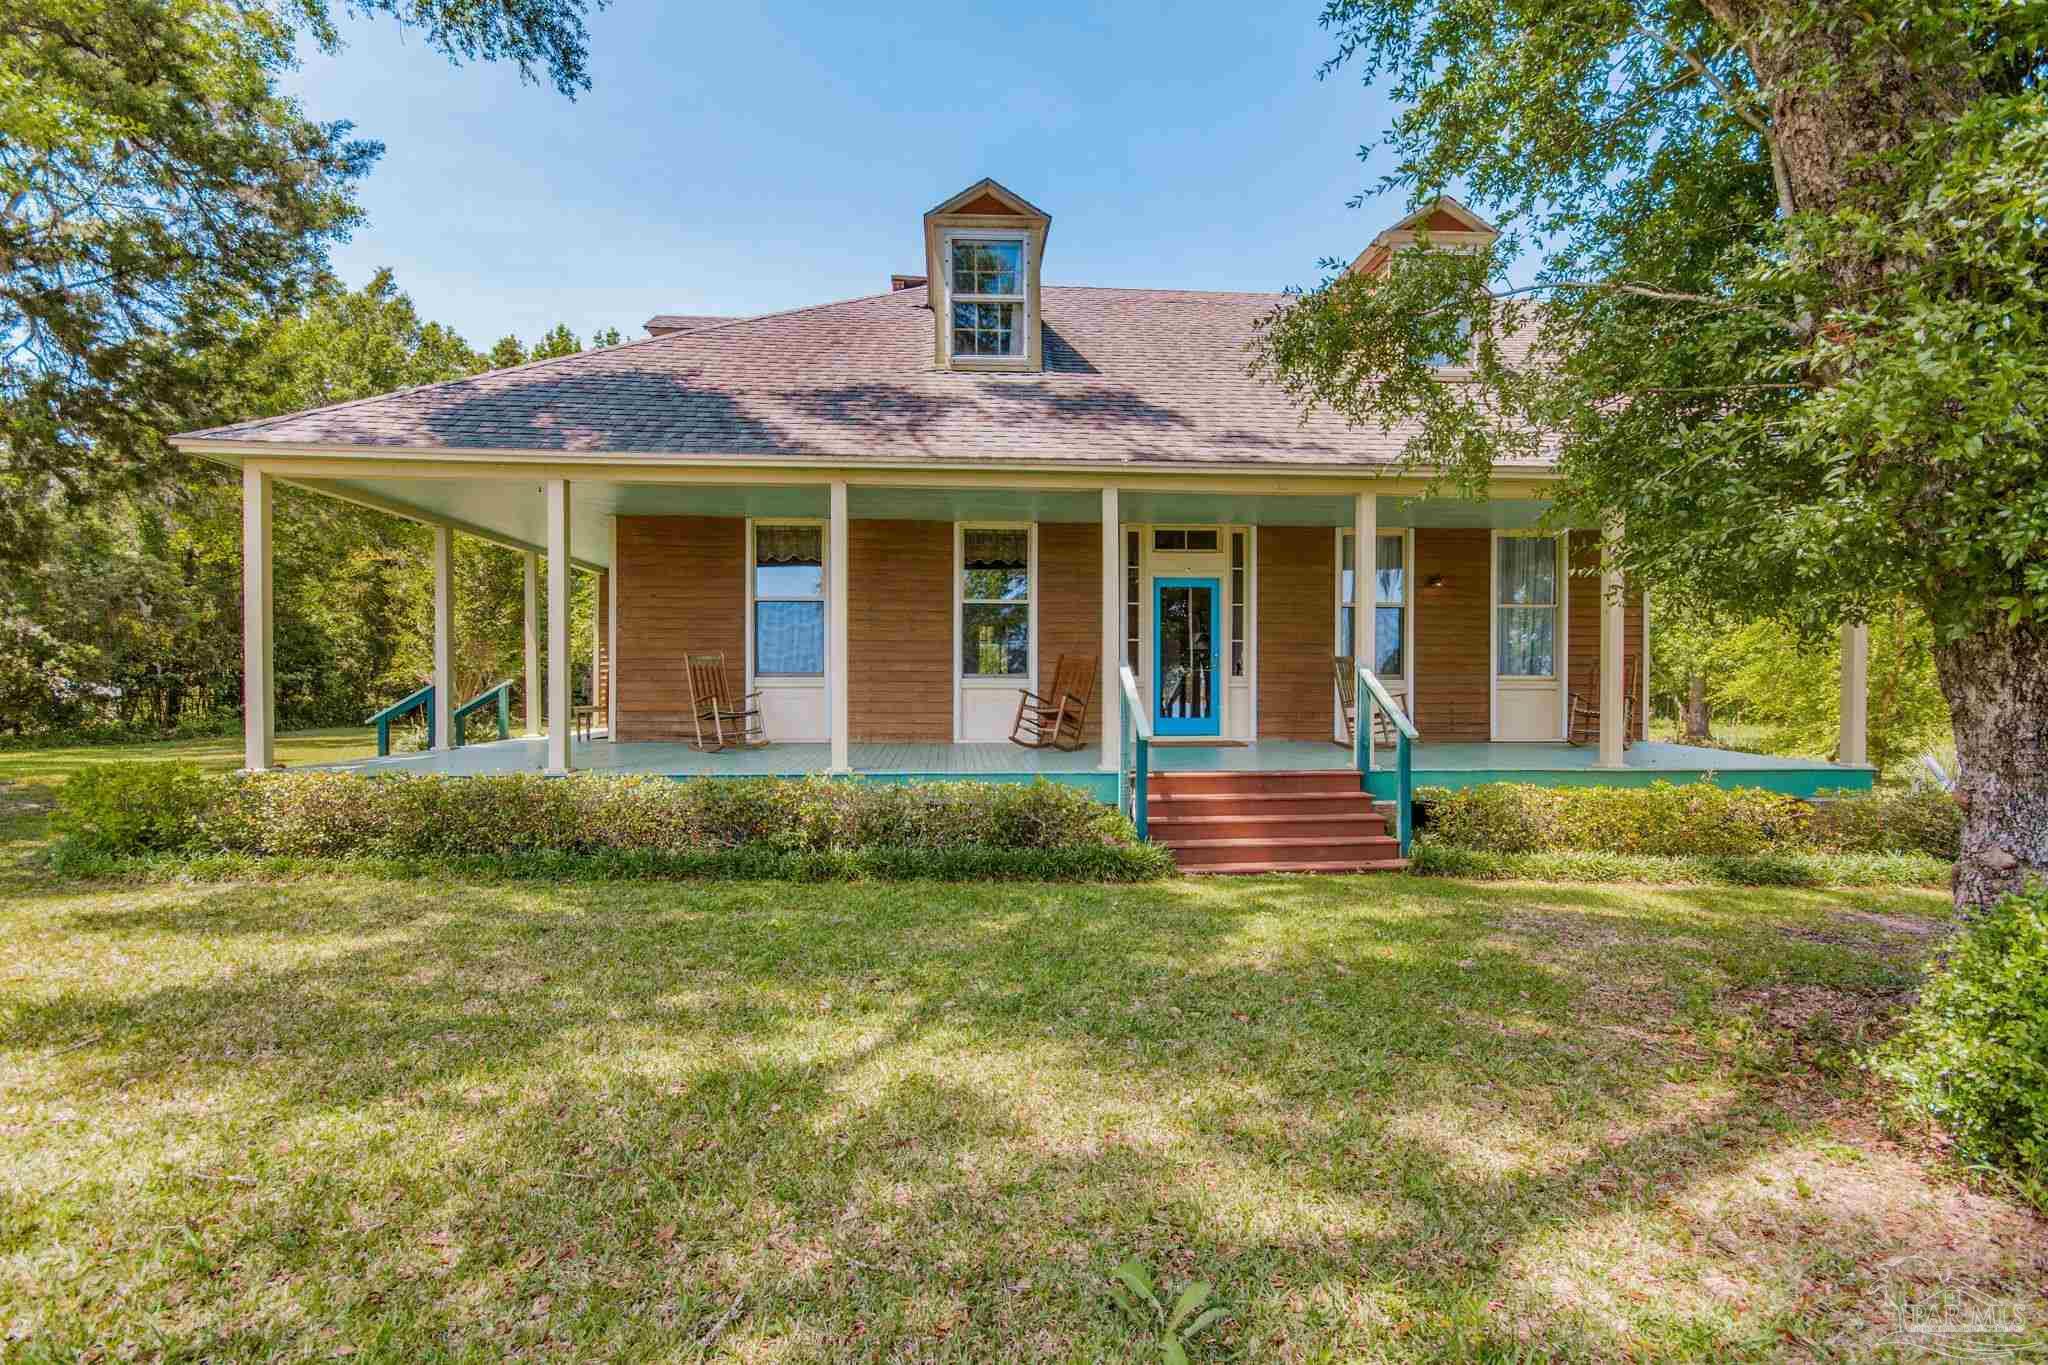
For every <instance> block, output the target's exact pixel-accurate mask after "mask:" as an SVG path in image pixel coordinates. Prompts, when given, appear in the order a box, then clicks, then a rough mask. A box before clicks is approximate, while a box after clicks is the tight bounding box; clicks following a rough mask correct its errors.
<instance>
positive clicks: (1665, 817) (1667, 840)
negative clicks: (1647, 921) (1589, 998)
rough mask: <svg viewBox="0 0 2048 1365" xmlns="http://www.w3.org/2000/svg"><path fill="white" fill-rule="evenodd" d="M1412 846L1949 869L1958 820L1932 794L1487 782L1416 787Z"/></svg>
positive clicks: (1949, 804)
mask: <svg viewBox="0 0 2048 1365" xmlns="http://www.w3.org/2000/svg"><path fill="white" fill-rule="evenodd" d="M1418 796H1419V798H1420V799H1421V800H1422V801H1423V802H1424V804H1425V806H1426V812H1427V818H1426V821H1425V823H1424V825H1423V827H1422V832H1421V841H1422V843H1424V844H1426V845H1429V846H1432V847H1436V848H1447V849H1449V848H1454V849H1467V850H1471V851H1474V852H1481V853H1504V854H1525V853H1567V852H1569V853H1610V854H1621V855H1638V854H1643V855H1650V856H1655V857H1686V858H1693V857H1737V858H1740V857H1754V856H1759V855H1775V854H1799V853H1874V854H1891V853H1916V854H1922V855H1925V856H1928V857H1935V858H1945V859H1948V860H1951V861H1952V860H1954V859H1955V858H1956V856H1957V854H1958V844H1959V840H1960V838H1961V831H1962V813H1961V811H1960V810H1959V809H1958V808H1957V806H1956V804H1955V802H1954V801H1953V800H1951V799H1950V798H1949V797H1948V795H1947V794H1946V793H1944V792H1942V791H1940V790H1939V789H1938V788H1933V787H1925V786H1923V787H1915V788H1912V789H1908V790H1903V791H1889V790H1887V791H1883V792H1878V793H1873V794H1871V795H1867V796H1840V797H1836V798H1834V799H1832V800H1829V801H1826V802H1823V803H1819V804H1817V805H1810V804H1808V803H1807V802H1805V801H1802V800H1800V799H1799V798H1798V797H1794V796H1784V795H1780V794H1779V793H1776V792H1768V791H1762V790H1758V789H1755V788H1738V789H1735V790H1728V789H1724V788H1721V787H1717V786H1712V785H1710V784H1708V783H1704V782H1693V783H1687V784H1684V785H1678V784H1675V783H1671V782H1657V783H1653V784H1651V785H1650V786H1647V787H1539V786H1535V785H1532V784H1527V783H1518V782H1492V783H1487V784H1485V785H1483V786H1477V787H1466V788H1464V789H1462V790H1459V791H1447V790H1444V789H1442V788H1425V789H1423V790H1422V791H1421V792H1419V793H1418Z"/></svg>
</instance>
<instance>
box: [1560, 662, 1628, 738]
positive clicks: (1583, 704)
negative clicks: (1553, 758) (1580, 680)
mask: <svg viewBox="0 0 2048 1365" xmlns="http://www.w3.org/2000/svg"><path fill="white" fill-rule="evenodd" d="M1637 665H1638V660H1637V658H1636V656H1635V655H1633V654H1631V655H1629V656H1628V658H1626V659H1624V660H1623V661H1622V668H1621V712H1622V722H1621V747H1622V748H1624V749H1626V748H1629V747H1630V746H1631V745H1633V744H1634V743H1635V742H1636V702H1637V699H1638V698H1639V697H1640V696H1641V692H1642V689H1641V687H1640V686H1639V685H1638V684H1639V682H1640V679H1641V676H1642V675H1641V674H1640V673H1639V672H1637ZM1566 704H1567V706H1568V707H1569V708H1570V709H1569V712H1568V714H1569V717H1570V723H1569V724H1568V725H1567V726H1566V728H1565V732H1564V740H1565V743H1567V744H1574V745H1576V744H1598V743H1599V742H1600V670H1599V668H1598V667H1597V666H1596V667H1595V668H1594V669H1593V684H1592V687H1591V689H1590V690H1589V691H1588V692H1574V693H1572V694H1571V696H1570V697H1569V698H1567V699H1566Z"/></svg>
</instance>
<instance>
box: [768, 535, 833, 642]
mask: <svg viewBox="0 0 2048 1365" xmlns="http://www.w3.org/2000/svg"><path fill="white" fill-rule="evenodd" d="M753 575H754V584H753V587H754V675H755V676H756V677H769V678H776V677H779V678H821V677H823V676H824V675H825V528H824V527H822V526H815V525H790V524H783V523H776V522H756V523H755V524H754V565H753Z"/></svg>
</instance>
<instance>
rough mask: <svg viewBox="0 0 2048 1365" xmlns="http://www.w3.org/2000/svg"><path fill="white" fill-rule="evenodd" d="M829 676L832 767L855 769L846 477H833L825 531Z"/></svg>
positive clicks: (826, 643) (827, 673) (826, 633)
mask: <svg viewBox="0 0 2048 1365" xmlns="http://www.w3.org/2000/svg"><path fill="white" fill-rule="evenodd" d="M825 559H826V569H825V600H826V605H825V677H826V679H827V682H828V686H827V691H828V693H829V694H830V696H831V698H832V771H833V772H835V773H850V772H852V771H853V760H852V757H851V749H852V745H851V744H850V743H849V737H848V735H847V728H848V727H849V726H850V725H851V724H852V720H851V716H852V708H851V706H850V705H849V704H848V690H847V683H848V681H849V679H848V676H847V648H846V639H847V621H846V600H847V582H846V565H847V553H846V480H844V479H834V480H833V481H832V524H831V525H830V526H829V527H827V528H826V531H825Z"/></svg>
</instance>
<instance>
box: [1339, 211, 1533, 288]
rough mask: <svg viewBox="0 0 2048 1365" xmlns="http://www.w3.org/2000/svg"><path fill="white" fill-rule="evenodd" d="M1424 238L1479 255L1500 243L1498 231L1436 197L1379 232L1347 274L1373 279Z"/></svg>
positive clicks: (1477, 217)
mask: <svg viewBox="0 0 2048 1365" xmlns="http://www.w3.org/2000/svg"><path fill="white" fill-rule="evenodd" d="M1425 235H1427V236H1428V238H1429V241H1430V245H1432V246H1437V247H1446V248H1449V249H1452V250H1457V249H1460V248H1463V249H1465V250H1470V251H1481V250H1484V249H1485V248H1487V247H1489V246H1492V245H1493V244H1494V243H1495V242H1496V241H1498V240H1500V230H1499V229H1498V228H1496V227H1494V225H1493V224H1491V223H1489V222H1487V221H1486V220H1485V219H1484V218H1481V217H1480V216H1479V215H1478V214H1476V213H1474V212H1473V211H1472V210H1471V209H1468V208H1466V207H1465V206H1464V205H1463V204H1461V203H1459V202H1458V201H1457V200H1456V199H1453V198H1452V197H1451V196H1450V195H1448V194H1440V195H1438V196H1437V197H1436V198H1435V199H1433V200H1431V201H1430V202H1429V203H1427V204H1424V205H1423V206H1422V207H1421V208H1418V209H1416V210H1415V211H1414V212H1412V213H1410V214H1408V215H1407V216H1406V217H1405V218H1403V219H1401V220H1400V221H1399V222H1397V223H1395V224H1394V225H1393V226H1392V227H1389V228H1387V229H1386V230H1385V231H1383V232H1381V233H1380V234H1379V236H1377V237H1375V238H1373V239H1372V241H1371V242H1369V243H1368V244H1367V245H1366V248H1365V250H1363V251H1361V252H1359V253H1358V255H1357V256H1356V257H1355V258H1354V259H1353V260H1352V262H1351V264H1350V266H1349V267H1347V273H1354V274H1363V275H1374V274H1378V273H1379V272H1380V271H1382V270H1384V269H1386V268H1387V263H1388V262H1389V261H1391V260H1392V259H1393V257H1394V253H1395V252H1396V251H1399V250H1400V249H1401V248H1402V247H1404V246H1412V245H1413V244H1414V243H1415V242H1416V241H1417V240H1418V239H1419V238H1421V237H1423V236H1425Z"/></svg>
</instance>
